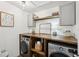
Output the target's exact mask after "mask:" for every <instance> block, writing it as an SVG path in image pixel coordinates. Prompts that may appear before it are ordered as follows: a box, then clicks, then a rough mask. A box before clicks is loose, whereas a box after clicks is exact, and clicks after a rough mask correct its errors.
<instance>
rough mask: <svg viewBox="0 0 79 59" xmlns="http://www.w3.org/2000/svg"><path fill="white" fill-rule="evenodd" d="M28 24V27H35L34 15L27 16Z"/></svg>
mask: <svg viewBox="0 0 79 59" xmlns="http://www.w3.org/2000/svg"><path fill="white" fill-rule="evenodd" d="M27 24H28V27H34V26H35V21H33V14H28V15H27Z"/></svg>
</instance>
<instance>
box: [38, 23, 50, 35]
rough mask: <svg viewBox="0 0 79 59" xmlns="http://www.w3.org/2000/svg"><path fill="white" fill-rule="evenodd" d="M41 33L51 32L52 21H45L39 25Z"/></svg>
mask: <svg viewBox="0 0 79 59" xmlns="http://www.w3.org/2000/svg"><path fill="white" fill-rule="evenodd" d="M39 33H40V34H41V33H42V34H51V23H43V24H40V25H39Z"/></svg>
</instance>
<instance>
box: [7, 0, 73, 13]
mask: <svg viewBox="0 0 79 59" xmlns="http://www.w3.org/2000/svg"><path fill="white" fill-rule="evenodd" d="M20 2H21V1H8V3H10V4H12V5H15V6H16V7H18V8H20V9H22V10H25V11H28V12H31V11H39V10H42V9H46V8H50V7H55V6H60V5H64V4H67V3H71V2H72V1H26V6H25V7H23V6H22V4H20Z"/></svg>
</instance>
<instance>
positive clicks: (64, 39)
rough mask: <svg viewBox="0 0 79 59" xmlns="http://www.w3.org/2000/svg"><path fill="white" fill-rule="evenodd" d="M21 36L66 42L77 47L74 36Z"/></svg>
mask: <svg viewBox="0 0 79 59" xmlns="http://www.w3.org/2000/svg"><path fill="white" fill-rule="evenodd" d="M21 35H24V36H30V37H37V38H44V39H46V40H52V41H58V42H64V43H68V44H76V45H77V39H76V38H75V37H73V36H70V37H66V36H53V35H48V34H39V33H35V34H32V33H22V34H21Z"/></svg>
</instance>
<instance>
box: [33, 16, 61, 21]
mask: <svg viewBox="0 0 79 59" xmlns="http://www.w3.org/2000/svg"><path fill="white" fill-rule="evenodd" d="M53 18H59V16H47V17H43V18H35V19H34V21H39V20H46V19H53Z"/></svg>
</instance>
